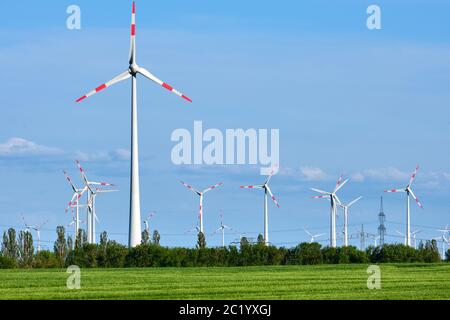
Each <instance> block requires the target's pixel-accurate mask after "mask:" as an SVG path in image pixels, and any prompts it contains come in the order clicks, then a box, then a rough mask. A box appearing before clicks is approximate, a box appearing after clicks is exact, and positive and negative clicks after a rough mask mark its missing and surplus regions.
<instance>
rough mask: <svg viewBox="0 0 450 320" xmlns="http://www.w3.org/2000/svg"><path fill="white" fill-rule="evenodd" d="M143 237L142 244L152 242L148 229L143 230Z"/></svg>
mask: <svg viewBox="0 0 450 320" xmlns="http://www.w3.org/2000/svg"><path fill="white" fill-rule="evenodd" d="M141 239H142V240H141V244H150V234H149V232H148V230H147V229H144V231H142V235H141Z"/></svg>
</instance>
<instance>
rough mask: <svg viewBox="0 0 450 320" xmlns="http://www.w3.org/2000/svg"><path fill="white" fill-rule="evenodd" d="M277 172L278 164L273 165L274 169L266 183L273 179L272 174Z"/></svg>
mask: <svg viewBox="0 0 450 320" xmlns="http://www.w3.org/2000/svg"><path fill="white" fill-rule="evenodd" d="M277 172H278V164H276V165H274V166H273V167H272V170H271V171H270V173H269V176H268V177H267V179H266V183H268V182H269V181H270V179H272V176H273V175H274V174H275V173H277Z"/></svg>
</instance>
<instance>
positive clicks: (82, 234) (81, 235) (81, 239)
mask: <svg viewBox="0 0 450 320" xmlns="http://www.w3.org/2000/svg"><path fill="white" fill-rule="evenodd" d="M86 242H87V235H86V231H84V229H78V234H77V237H76V238H75V248H74V249H75V250H77V249H80V248H82V247H83V245H84V244H85V243H86Z"/></svg>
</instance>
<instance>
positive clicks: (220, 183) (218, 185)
mask: <svg viewBox="0 0 450 320" xmlns="http://www.w3.org/2000/svg"><path fill="white" fill-rule="evenodd" d="M221 185H223V183H222V182H219V183H218V184H215V185H213V186H211V187H209V188H206V189H205V190H203V192H202V193H206V192H208V191H211V190H212V189H216V188H217V187H220V186H221Z"/></svg>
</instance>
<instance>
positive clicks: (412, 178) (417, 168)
mask: <svg viewBox="0 0 450 320" xmlns="http://www.w3.org/2000/svg"><path fill="white" fill-rule="evenodd" d="M417 171H419V166H416V169H415V170H414V172H413V173H412V174H411V178H410V179H409V184H408V186H411V184H412V183H413V181H414V179H415V178H416V175H417Z"/></svg>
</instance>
